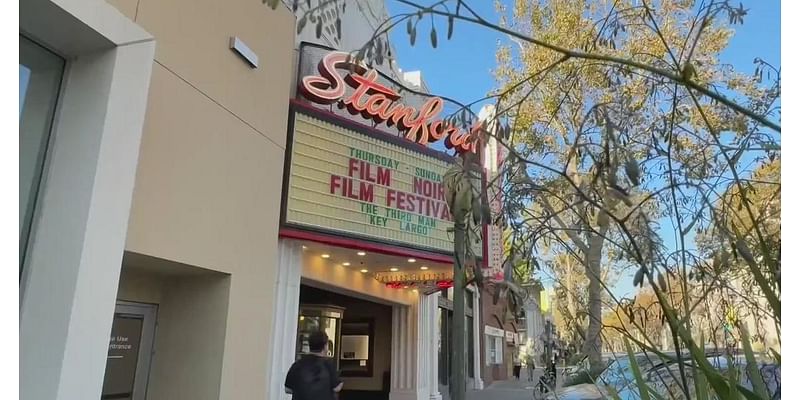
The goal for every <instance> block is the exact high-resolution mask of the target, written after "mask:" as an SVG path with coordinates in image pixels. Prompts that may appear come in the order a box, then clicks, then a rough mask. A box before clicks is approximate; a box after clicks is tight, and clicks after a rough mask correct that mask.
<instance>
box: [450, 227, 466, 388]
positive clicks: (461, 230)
mask: <svg viewBox="0 0 800 400" xmlns="http://www.w3.org/2000/svg"><path fill="white" fill-rule="evenodd" d="M454 236H455V238H454V239H455V240H454V242H455V243H454V247H455V249H454V250H455V263H454V265H453V269H454V274H453V330H452V332H453V347H452V349H453V350H452V351H453V367H452V368H451V369H450V377H451V379H450V398H451V399H452V400H464V399H465V398H466V395H467V393H466V390H467V383H466V379H465V372H466V362H465V360H466V354H465V352H466V348H467V347H466V346H465V344H464V341H465V336H466V329H465V326H464V325H465V323H466V314H465V312H464V296H465V295H466V288H465V280H466V277H465V276H464V257H465V255H466V244H467V238H466V227H465V226H464V224H462V223H456V224H455V235H454Z"/></svg>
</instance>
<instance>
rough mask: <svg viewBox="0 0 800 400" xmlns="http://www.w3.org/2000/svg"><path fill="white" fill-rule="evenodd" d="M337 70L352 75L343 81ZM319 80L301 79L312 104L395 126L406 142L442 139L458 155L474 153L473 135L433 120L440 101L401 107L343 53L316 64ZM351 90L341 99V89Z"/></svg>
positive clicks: (372, 74)
mask: <svg viewBox="0 0 800 400" xmlns="http://www.w3.org/2000/svg"><path fill="white" fill-rule="evenodd" d="M340 68H352V71H353V73H350V74H348V75H347V76H345V77H343V76H342V75H341V73H340V71H339V69H340ZM318 69H319V73H320V75H319V76H306V77H303V79H302V87H301V89H302V91H303V93H304V94H305V96H306V97H307V98H308V99H309V100H311V101H314V102H316V103H320V104H332V103H335V102H337V101H338V102H340V104H341V105H342V106H344V107H347V109H348V110H349V111H350V113H352V114H354V115H355V114H361V115H362V116H363V117H364V118H366V119H371V120H373V121H375V122H376V123H386V125H387V126H392V125H396V126H397V127H398V129H400V130H401V131H404V132H405V136H406V139H408V140H410V141H413V142H417V143H419V144H422V145H427V144H428V143H431V142H436V141H438V140H441V139H444V140H445V145H446V146H447V147H448V148H455V149H456V150H457V151H459V152H465V151H472V152H475V151H476V150H477V147H478V146H477V141H476V140H474V139H476V138H475V137H472V136H473V135H472V134H474V132H464V131H463V130H461V129H459V128H457V127H455V126H454V125H452V124H450V123H448V122H446V121H444V120H442V119H437V116H438V115H439V114H440V113H441V112H442V110H443V109H444V101H443V100H442V99H441V98H438V97H433V98H431V99H429V100H428V101H426V102H425V103H424V104H423V105H422V107H421V108H420V109H419V110H417V109H415V108H414V107H411V106H407V105H404V104H402V103H400V102H399V101H398V100H399V99H400V94H399V93H397V92H395V91H394V90H392V89H391V88H389V87H387V86H385V85H382V84H380V83H378V82H377V79H378V72H377V71H375V70H374V69H368V68H367V67H365V66H364V65H362V64H356V63H355V62H354V61H353V60H351V59H350V56H349V55H348V54H347V53H344V52H331V53H329V54H328V55H326V56H325V58H323V59H322V61H320V63H319V66H318ZM346 84H349V85H350V86H351V87H353V88H354V89H355V90H354V91H353V93H351V94H350V95H349V96H347V98H344V97H345V94H346V88H345V85H346Z"/></svg>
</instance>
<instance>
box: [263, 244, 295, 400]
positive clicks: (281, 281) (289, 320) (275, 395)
mask: <svg viewBox="0 0 800 400" xmlns="http://www.w3.org/2000/svg"><path fill="white" fill-rule="evenodd" d="M302 257H303V248H302V245H301V244H300V243H298V242H295V241H293V240H287V239H281V240H280V241H279V242H278V271H277V279H276V282H275V290H274V293H275V302H274V305H275V306H274V307H275V308H274V309H273V317H272V336H271V337H272V345H271V346H270V347H271V348H272V357H271V360H270V363H271V364H270V365H271V368H270V369H269V371H270V372H269V377H268V379H267V383H268V385H269V386H268V387H267V390H268V392H267V393H268V394H269V397H268V398H269V399H270V400H273V399H275V400H278V399H285V400H288V399H290V398H291V395H288V394H286V393H284V390H283V384H284V382H285V379H286V372H288V371H289V367H291V366H292V363H293V362H294V357H295V345H296V343H297V340H296V335H297V318H298V312H299V309H300V304H299V303H300V271H301V270H302Z"/></svg>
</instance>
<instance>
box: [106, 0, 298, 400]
mask: <svg viewBox="0 0 800 400" xmlns="http://www.w3.org/2000/svg"><path fill="white" fill-rule="evenodd" d="M109 3H111V4H113V5H115V6H116V7H117V8H118V9H119V10H120V11H121V12H122V13H123V14H125V15H126V16H128V18H131V19H133V20H134V21H135V22H136V23H137V24H139V25H141V26H142V27H144V28H145V29H146V30H147V31H149V32H151V33H152V34H153V36H155V38H156V41H157V49H156V55H155V63H154V66H153V74H152V80H151V86H150V88H151V90H150V93H149V100H148V108H147V114H146V118H145V127H144V134H143V138H142V145H141V150H140V157H139V166H138V171H137V178H136V189H135V191H134V195H133V205H132V209H131V215H130V227H129V229H128V239H127V244H126V250H127V251H129V252H135V253H138V254H142V255H147V256H153V257H158V258H160V259H164V260H169V261H174V262H178V263H181V264H185V265H189V266H195V267H198V268H203V269H207V270H210V271H218V272H223V273H226V274H229V275H230V276H229V277H226V278H224V279H223V280H224V282H225V284H224V286H225V288H224V290H222V289H221V286H220V282H222V281H221V280H219V278H217V281H214V282H216V283H215V284H211V283H208V284H200V283H198V282H194V283H193V284H189V283H186V281H185V280H180V281H178V282H182V283H181V285H184V286H181V287H180V288H177V287H172V286H165V287H164V289H163V290H162V292H161V295H160V296H161V300H160V301H161V303H162V304H167V303H170V304H182V305H181V306H180V307H177V308H174V309H182V310H186V312H191V314H189V315H191V316H192V317H191V318H187V316H186V315H185V314H184V313H181V312H174V313H170V312H168V309H167V308H165V309H164V310H163V312H162V310H159V324H160V325H159V326H160V329H162V331H170V330H168V329H166V328H165V326H164V324H165V323H166V321H167V320H171V321H182V322H181V323H182V324H185V325H186V326H188V327H193V328H191V329H188V328H187V329H183V330H184V331H185V332H184V333H186V334H189V333H191V332H192V331H196V330H208V332H206V334H203V335H199V336H198V337H196V338H192V339H191V340H192V342H191V343H189V344H191V345H192V346H193V347H196V346H204V345H206V344H207V345H209V346H210V348H209V350H208V352H209V355H208V356H207V357H205V358H202V359H197V358H192V357H188V356H185V355H183V356H180V355H176V356H169V357H165V356H163V355H162V356H161V357H159V355H158V354H157V355H156V357H155V358H154V366H153V370H152V374H154V375H155V376H157V375H158V374H160V373H161V372H159V371H169V370H181V371H182V372H181V373H180V374H174V379H173V380H172V382H170V384H169V386H170V387H166V386H160V385H158V384H156V383H154V384H153V385H154V386H152V387H151V389H152V393H153V395H154V396H156V397H158V398H165V399H166V398H169V399H184V398H185V399H195V398H225V399H256V398H266V389H267V388H266V384H265V377H266V376H267V372H268V371H267V360H268V357H269V352H270V349H269V348H268V343H269V333H270V331H271V324H272V322H273V321H272V320H271V315H270V314H271V313H270V312H269V310H271V309H272V302H273V297H272V293H271V288H273V287H274V285H275V266H274V263H275V260H276V258H277V255H276V252H277V242H278V222H279V209H280V195H281V181H282V170H283V158H284V151H285V137H286V125H287V114H288V100H289V88H290V86H291V85H292V82H293V81H294V78H293V76H292V75H293V73H292V49H293V46H294V26H295V22H294V21H295V18H294V16H293V15H292V14H291V12H290V11H289V10H287V9H285V8H284V7H278V9H277V10H271V9H270V8H269V7H268V6H266V5H264V4H263V3H262V1H261V0H226V1H224V2H220V1H216V0H200V1H197V0H170V1H161V0H138V1H137V0H111V1H109ZM232 36H237V37H239V38H240V39H242V40H243V41H244V42H245V43H246V44H247V45H248V46H249V47H250V48H251V49H252V50H253V51H254V52H255V53H256V54H257V55H258V57H259V60H260V61H259V67H258V68H256V69H253V68H251V67H250V66H249V65H247V64H246V63H245V62H244V61H243V60H241V59H240V58H239V56H237V55H236V54H235V53H234V52H233V51H231V50H230V49H229V40H230V37H232ZM128 278H130V279H134V278H136V277H135V276H131V275H128V276H127V277H126V276H124V277H123V281H122V282H121V284H120V295H121V296H123V295H125V293H126V291H129V292H128V293H130V291H132V290H133V289H131V288H132V287H134V286H135V284H133V283H131V284H130V285H127V283H126V279H128ZM139 279H145V278H139ZM186 279H190V278H186ZM191 279H200V278H191ZM167 287H169V289H170V290H167ZM139 288H140V289H141V288H142V287H141V285H140V286H139ZM139 293H140V294H142V293H143V292H142V291H141V290H140V291H139ZM150 296H154V294H153V293H151V294H150ZM220 296H224V297H225V299H224V300H225V301H224V302H223V301H222V299H221V297H220ZM188 301H191V302H192V304H189V303H187V302H188ZM223 305H224V308H225V310H224V312H223V310H221V309H220V308H219V307H221V306H223ZM202 313H210V314H208V316H207V317H201V316H199V315H201V314H202ZM217 327H222V331H221V332H216V331H213V330H214V329H216V328H217ZM168 333H169V332H168ZM175 333H177V330H175ZM171 334H172V333H170V335H171ZM173 339H174V341H175V343H178V344H180V343H181V342H179V341H177V340H178V339H177V336H175V337H172V336H169V335H167V336H164V335H162V334H159V335H158V336H157V337H156V347H157V352H158V351H163V348H162V347H161V346H162V345H163V344H164V343H165V341H172V340H173ZM160 348H161V349H162V350H158V349H160ZM176 348H180V347H176ZM176 354H178V353H176ZM217 356H218V357H219V360H216V359H215V358H216V357H217ZM159 359H160V360H161V361H156V360H159ZM159 363H161V364H159ZM212 364H213V367H212V368H221V371H217V372H214V371H213V370H209V369H208V368H209V366H211V365H212ZM214 374H216V375H219V379H218V380H217V381H216V383H215V382H214V380H213V379H210V380H208V381H204V383H203V385H200V388H202V390H201V389H200V388H197V389H194V390H192V389H191V388H190V386H192V385H196V384H197V382H196V381H194V380H196V379H198V378H201V379H205V377H206V376H209V375H214ZM215 384H216V386H217V388H218V389H216V390H214V388H213V386H214V385H215ZM179 389H180V390H179ZM201 391H202V392H203V393H202V394H201V393H200V392H201ZM217 393H218V394H217ZM154 398H155V397H154Z"/></svg>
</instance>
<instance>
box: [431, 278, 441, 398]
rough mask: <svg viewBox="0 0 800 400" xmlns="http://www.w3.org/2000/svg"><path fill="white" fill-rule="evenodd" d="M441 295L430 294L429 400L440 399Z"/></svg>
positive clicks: (437, 293)
mask: <svg viewBox="0 0 800 400" xmlns="http://www.w3.org/2000/svg"><path fill="white" fill-rule="evenodd" d="M441 295H442V293H441V292H436V293H434V294H432V295H430V296H428V299H430V306H431V307H432V308H433V323H432V324H431V327H430V329H429V330H428V332H430V338H431V341H432V346H431V361H430V366H431V369H430V371H428V377H429V380H430V384H431V390H430V400H442V394H441V393H439V346H438V344H439V335H440V334H441V333H440V332H439V318H440V316H439V297H440V296H441Z"/></svg>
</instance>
